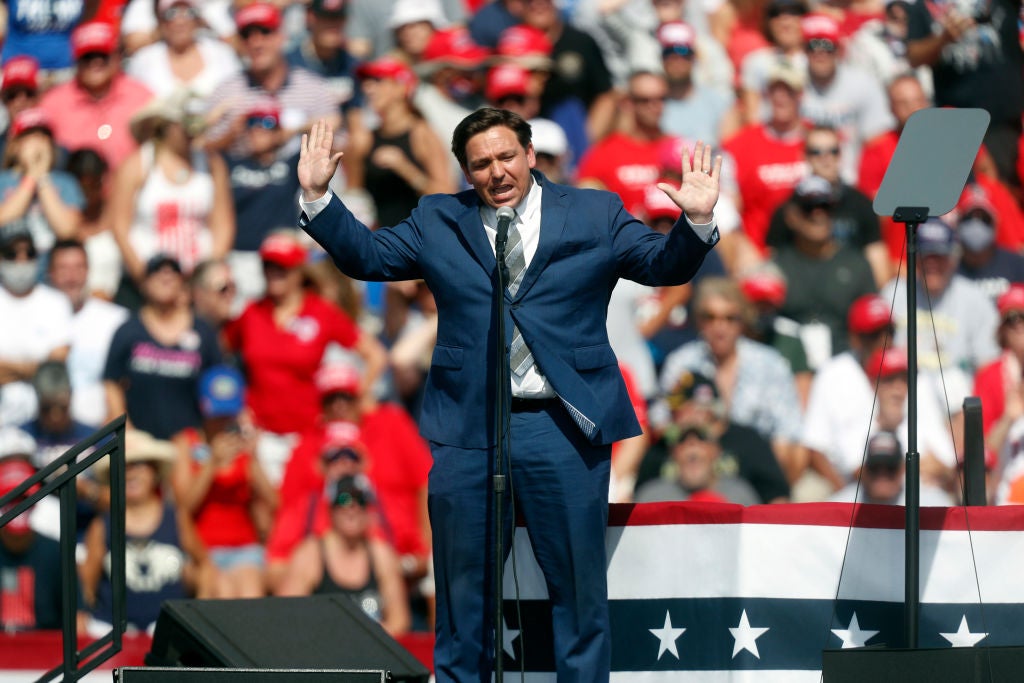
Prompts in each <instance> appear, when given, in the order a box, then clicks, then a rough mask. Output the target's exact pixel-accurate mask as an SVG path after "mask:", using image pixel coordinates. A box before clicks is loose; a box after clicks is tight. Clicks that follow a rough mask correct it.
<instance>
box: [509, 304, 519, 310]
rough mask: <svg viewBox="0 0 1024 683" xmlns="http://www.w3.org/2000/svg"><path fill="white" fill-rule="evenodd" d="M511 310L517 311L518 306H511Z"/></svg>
mask: <svg viewBox="0 0 1024 683" xmlns="http://www.w3.org/2000/svg"><path fill="white" fill-rule="evenodd" d="M511 308H512V310H513V311H518V310H519V304H512V306H511Z"/></svg>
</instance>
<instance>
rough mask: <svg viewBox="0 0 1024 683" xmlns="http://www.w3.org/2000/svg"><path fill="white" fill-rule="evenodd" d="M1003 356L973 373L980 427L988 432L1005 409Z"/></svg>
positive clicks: (984, 431)
mask: <svg viewBox="0 0 1024 683" xmlns="http://www.w3.org/2000/svg"><path fill="white" fill-rule="evenodd" d="M1003 363H1004V359H1003V357H1000V358H998V359H997V360H994V361H992V362H991V363H989V364H988V365H986V366H984V367H982V368H980V369H979V370H978V372H977V373H976V374H975V375H974V392H973V393H974V395H975V396H977V397H978V398H980V399H981V405H982V406H983V407H984V409H983V410H982V411H981V429H982V432H983V433H985V434H988V430H989V429H991V428H992V425H994V424H995V423H996V422H998V421H999V418H1001V417H1002V416H1003V411H1004V410H1005V409H1006V389H1005V387H1004V386H1003V372H1004V370H1003Z"/></svg>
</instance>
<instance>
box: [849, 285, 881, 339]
mask: <svg viewBox="0 0 1024 683" xmlns="http://www.w3.org/2000/svg"><path fill="white" fill-rule="evenodd" d="M891 325H892V315H891V314H890V313H889V305H888V304H887V303H885V299H883V298H882V297H880V296H878V295H877V294H865V295H864V296H862V297H859V298H858V299H857V300H856V301H854V302H853V304H851V305H850V310H849V311H847V312H846V328H847V329H848V330H849V331H850V332H851V333H852V334H874V333H875V332H878V331H879V330H882V329H885V328H886V327H889V326H891Z"/></svg>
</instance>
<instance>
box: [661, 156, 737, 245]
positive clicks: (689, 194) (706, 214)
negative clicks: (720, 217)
mask: <svg viewBox="0 0 1024 683" xmlns="http://www.w3.org/2000/svg"><path fill="white" fill-rule="evenodd" d="M682 168H683V180H682V182H681V183H680V184H679V187H678V188H675V187H672V186H671V185H669V184H668V183H658V189H660V190H661V191H662V192H664V193H665V194H667V195H668V197H669V199H671V200H672V201H673V202H675V205H676V206H678V207H679V208H680V209H682V210H683V213H684V214H686V217H687V218H689V219H690V222H691V223H693V224H694V225H704V224H707V223H710V222H711V221H712V220H713V219H714V216H715V215H714V208H715V204H716V203H717V202H718V192H719V182H718V181H719V177H720V176H721V174H722V155H721V154H719V155H718V156H716V157H715V159H714V164H713V165H712V161H711V145H705V144H704V143H702V142H698V143H697V145H696V147H695V148H694V150H693V160H692V162H691V160H690V148H689V146H685V145H684V146H683V161H682Z"/></svg>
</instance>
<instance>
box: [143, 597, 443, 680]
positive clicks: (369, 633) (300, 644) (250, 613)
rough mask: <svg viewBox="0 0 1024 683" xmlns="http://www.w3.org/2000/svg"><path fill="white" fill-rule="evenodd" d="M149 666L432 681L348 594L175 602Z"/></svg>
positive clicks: (166, 610) (164, 613)
mask: <svg viewBox="0 0 1024 683" xmlns="http://www.w3.org/2000/svg"><path fill="white" fill-rule="evenodd" d="M146 665H147V666H157V667H225V668H241V669H359V670H377V671H380V670H383V671H386V672H388V674H389V675H390V677H391V680H394V681H411V682H413V683H418V682H423V683H426V681H427V679H428V678H429V676H430V672H429V671H427V669H426V667H424V666H423V665H422V664H421V663H420V662H419V661H417V660H416V658H415V657H413V656H412V655H411V654H409V652H408V651H407V650H406V649H405V648H403V647H402V646H401V645H399V644H398V643H396V642H395V641H394V639H392V638H391V637H390V636H389V635H388V634H387V633H385V632H384V629H382V628H381V627H380V625H378V624H377V623H376V622H375V621H373V620H372V619H370V618H369V617H367V616H366V615H365V614H364V613H363V611H362V610H361V609H359V607H358V606H357V605H356V604H355V603H353V602H352V600H351V599H349V598H348V597H347V596H344V595H319V596H314V597H308V598H260V599H254V600H168V601H167V602H165V603H164V605H163V609H162V610H161V611H160V617H159V618H158V619H157V622H156V631H155V632H154V634H153V645H152V647H151V649H150V652H149V654H148V655H146Z"/></svg>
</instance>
